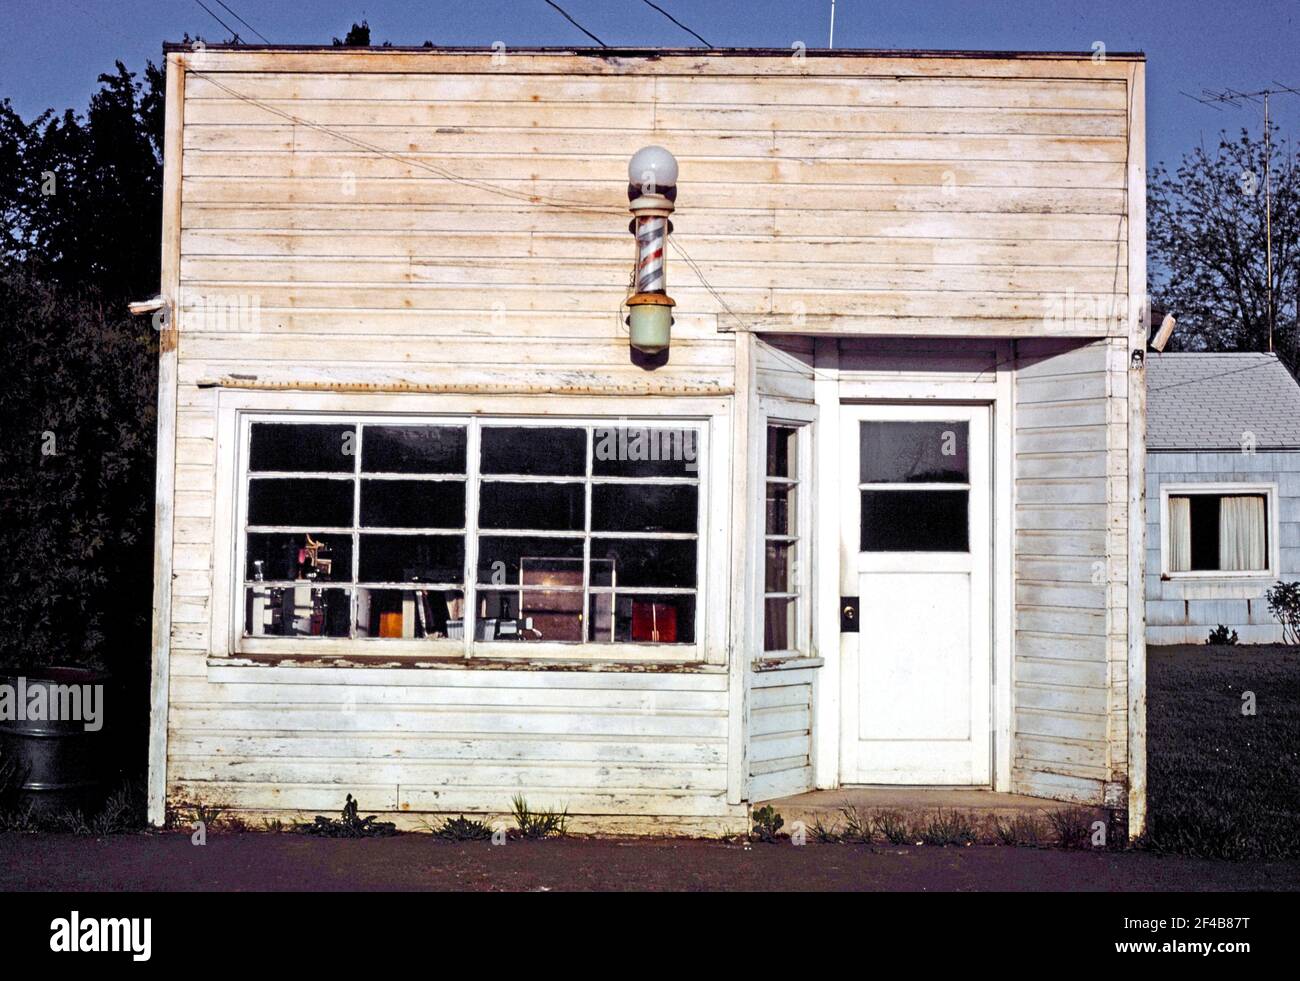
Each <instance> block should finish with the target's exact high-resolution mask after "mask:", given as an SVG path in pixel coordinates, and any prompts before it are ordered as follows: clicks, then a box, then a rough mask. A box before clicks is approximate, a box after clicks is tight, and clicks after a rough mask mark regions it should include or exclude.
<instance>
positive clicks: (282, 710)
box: [169, 653, 743, 827]
mask: <svg viewBox="0 0 1300 981" xmlns="http://www.w3.org/2000/svg"><path fill="white" fill-rule="evenodd" d="M171 699H172V707H171V711H172V726H173V731H172V736H171V745H170V750H169V755H170V767H171V774H170V780H171V795H172V797H173V799H174V800H176V801H183V800H186V799H188V800H194V801H203V802H205V803H209V804H212V803H216V804H220V803H223V802H225V803H227V804H233V805H236V806H240V807H245V808H253V809H259V810H260V809H289V810H295V811H311V812H316V813H320V812H327V811H335V810H338V809H339V808H340V807H341V805H342V801H343V798H344V796H345V795H346V794H348V793H351V794H353V795H354V796H355V797H357V798H358V799H359V800H360V801H361V805H362V807H363V808H366V809H368V810H376V811H398V812H412V813H423V814H428V813H431V812H432V813H461V812H464V813H466V814H471V813H477V814H503V813H507V812H508V811H509V810H510V801H511V798H512V796H513V795H515V794H522V795H523V796H524V797H525V798H527V800H528V802H529V804H530V805H532V806H534V807H544V808H554V809H556V810H560V809H564V808H567V809H568V811H569V813H570V815H571V816H572V817H573V818H574V820H575V822H576V824H575V827H583V826H584V822H585V821H587V820H588V819H590V818H591V817H592V816H608V815H624V816H627V817H629V818H634V817H653V818H659V819H663V821H664V822H665V823H666V824H671V823H673V821H674V820H676V821H677V822H679V823H681V824H684V825H689V824H690V822H691V821H693V820H696V819H704V820H705V821H707V820H708V819H713V821H714V823H716V824H725V823H726V819H727V818H728V817H729V816H732V817H734V816H736V815H737V814H739V815H740V816H741V817H742V818H743V810H742V809H738V808H735V807H729V806H728V805H727V803H726V799H725V798H726V758H727V738H726V736H727V732H726V728H727V704H726V701H727V681H726V675H725V674H724V673H722V672H720V671H713V672H707V673H704V672H697V673H681V672H677V673H671V674H663V673H636V672H599V671H570V672H554V671H529V670H514V671H512V670H492V671H482V670H468V669H464V668H459V669H458V668H439V669H431V668H430V669H412V668H381V667H366V668H322V667H267V666H253V665H247V664H239V663H232V664H231V665H229V666H216V667H209V666H208V665H207V664H206V663H205V659H204V658H203V657H202V656H201V655H199V654H197V653H180V654H178V655H177V656H176V657H175V658H174V659H173V668H172V684H171ZM602 826H603V827H608V824H607V823H605V824H602Z"/></svg>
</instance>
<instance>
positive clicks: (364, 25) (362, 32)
mask: <svg viewBox="0 0 1300 981" xmlns="http://www.w3.org/2000/svg"><path fill="white" fill-rule="evenodd" d="M369 46H370V24H369V23H368V22H367V21H364V20H363V21H362V22H361V23H360V24H353V25H352V29H351V30H349V31H348V35H347V37H345V38H344V39H343V40H342V41H340V40H339V39H338V38H334V47H336V48H368V47H369Z"/></svg>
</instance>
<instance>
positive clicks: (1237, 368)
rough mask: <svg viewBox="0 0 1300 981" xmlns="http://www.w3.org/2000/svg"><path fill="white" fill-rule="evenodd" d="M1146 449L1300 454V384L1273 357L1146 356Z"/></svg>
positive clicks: (1251, 355)
mask: <svg viewBox="0 0 1300 981" xmlns="http://www.w3.org/2000/svg"><path fill="white" fill-rule="evenodd" d="M1146 375H1147V449H1151V450H1222V449H1240V448H1241V444H1242V440H1243V439H1244V438H1245V437H1244V434H1245V433H1254V434H1255V447H1256V449H1260V450H1263V449H1295V448H1300V385H1297V384H1296V380H1295V379H1294V378H1292V377H1291V372H1289V371H1287V369H1286V366H1285V365H1283V364H1282V362H1281V361H1279V360H1278V359H1277V355H1275V354H1254V353H1245V354H1197V353H1187V354H1184V353H1178V354H1158V353H1157V352H1155V351H1149V352H1147V371H1146Z"/></svg>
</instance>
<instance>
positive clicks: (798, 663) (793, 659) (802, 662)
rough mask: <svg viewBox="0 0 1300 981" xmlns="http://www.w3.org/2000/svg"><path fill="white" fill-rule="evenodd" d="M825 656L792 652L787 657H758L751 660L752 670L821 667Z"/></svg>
mask: <svg viewBox="0 0 1300 981" xmlns="http://www.w3.org/2000/svg"><path fill="white" fill-rule="evenodd" d="M825 663H826V661H825V659H824V658H820V657H815V656H813V655H810V654H790V655H788V656H785V657H780V656H778V657H756V658H754V659H753V660H752V661H751V662H750V665H749V666H750V670H752V671H753V672H754V673H756V674H760V673H763V672H766V671H799V670H801V669H804V668H820V667H821V666H822V665H823V664H825Z"/></svg>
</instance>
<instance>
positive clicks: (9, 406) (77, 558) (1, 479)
mask: <svg viewBox="0 0 1300 981" xmlns="http://www.w3.org/2000/svg"><path fill="white" fill-rule="evenodd" d="M163 91H164V85H163V73H162V72H161V71H160V70H158V69H156V68H155V67H154V66H153V65H149V66H148V68H147V69H146V71H145V79H144V81H143V82H137V81H136V80H135V76H134V75H133V74H131V73H130V72H128V71H127V70H126V69H125V68H124V67H123V66H122V64H121V63H118V64H117V66H116V71H115V72H113V73H111V74H105V75H102V76H100V88H99V90H98V91H97V92H96V93H95V94H94V96H93V97H92V98H91V100H90V105H89V108H88V111H87V113H86V115H85V116H84V117H82V116H80V115H78V114H77V113H75V112H72V111H71V110H69V111H67V112H64V113H63V114H61V115H55V114H54V113H52V112H45V113H42V114H41V115H40V116H38V117H36V119H34V120H32V121H31V122H30V123H28V122H24V121H23V120H22V119H21V118H20V117H19V116H18V114H17V113H15V112H14V111H13V109H12V107H11V106H10V105H9V103H8V102H4V103H0V210H3V212H4V217H5V223H6V234H5V236H4V237H3V238H0V323H2V324H3V325H4V330H3V331H0V363H2V364H3V365H4V370H5V381H4V384H3V385H2V386H0V513H3V515H4V521H0V555H4V556H5V560H4V563H3V565H2V566H0V607H2V608H3V609H4V610H5V616H4V618H3V619H0V661H4V662H8V663H11V664H15V665H17V666H20V667H31V666H36V665H41V664H47V663H51V662H62V663H74V664H96V665H102V666H106V667H109V668H112V669H113V670H114V672H115V673H116V674H117V676H118V678H119V679H121V680H127V679H129V680H130V681H131V683H132V685H133V687H135V688H138V689H139V690H146V689H147V677H148V666H149V633H150V611H151V605H152V604H151V602H150V594H151V591H152V581H151V579H152V561H153V547H152V545H153V542H152V539H153V534H152V532H153V483H154V441H155V429H156V422H155V409H154V405H155V401H156V398H157V394H156V393H157V351H158V339H157V334H156V333H155V332H154V331H153V330H152V326H151V324H150V323H149V321H147V320H135V319H133V318H131V317H130V316H129V314H128V313H127V311H126V302H127V300H130V299H138V298H141V297H144V296H148V295H151V294H152V293H154V292H156V291H157V289H158V281H159V259H160V237H161V213H160V208H161V199H162V198H161V191H162V131H163V126H162V116H163ZM142 674H143V678H142Z"/></svg>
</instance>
